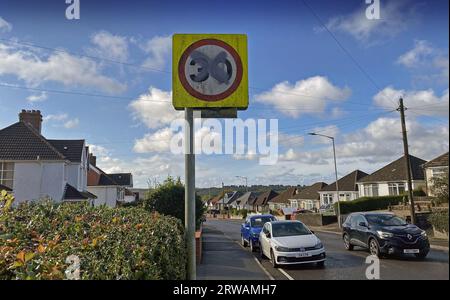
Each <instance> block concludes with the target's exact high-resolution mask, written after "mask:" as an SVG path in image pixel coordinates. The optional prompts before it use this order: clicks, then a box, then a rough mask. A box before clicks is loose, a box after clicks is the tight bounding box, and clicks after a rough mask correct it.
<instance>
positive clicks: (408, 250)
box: [403, 249, 420, 254]
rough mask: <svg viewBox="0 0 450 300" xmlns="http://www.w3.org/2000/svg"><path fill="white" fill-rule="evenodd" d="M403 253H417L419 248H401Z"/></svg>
mask: <svg viewBox="0 0 450 300" xmlns="http://www.w3.org/2000/svg"><path fill="white" fill-rule="evenodd" d="M403 253H405V254H417V253H420V250H419V249H405V250H403Z"/></svg>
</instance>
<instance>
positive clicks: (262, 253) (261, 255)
mask: <svg viewBox="0 0 450 300" xmlns="http://www.w3.org/2000/svg"><path fill="white" fill-rule="evenodd" d="M265 257H266V256H265V255H264V251H263V250H262V247H261V245H259V258H260V259H261V260H263V259H264V258H265Z"/></svg>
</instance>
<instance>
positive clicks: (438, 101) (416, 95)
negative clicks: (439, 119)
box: [374, 87, 449, 116]
mask: <svg viewBox="0 0 450 300" xmlns="http://www.w3.org/2000/svg"><path fill="white" fill-rule="evenodd" d="M400 97H403V99H404V103H405V106H406V107H407V108H409V109H411V110H412V111H414V113H415V114H420V115H424V116H448V115H449V91H448V89H447V90H446V91H445V92H444V93H443V95H442V96H440V97H439V96H437V95H436V94H435V93H434V91H433V90H431V89H429V90H421V91H406V90H396V89H394V88H393V87H387V88H385V89H383V90H382V91H380V92H379V93H378V94H376V95H375V96H374V102H375V104H376V105H378V106H380V107H385V108H388V107H392V101H394V102H398V100H399V99H400Z"/></svg>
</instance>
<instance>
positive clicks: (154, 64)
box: [141, 36, 172, 69]
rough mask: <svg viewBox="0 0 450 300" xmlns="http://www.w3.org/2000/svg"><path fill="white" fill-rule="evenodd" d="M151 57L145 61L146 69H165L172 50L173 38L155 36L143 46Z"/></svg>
mask: <svg viewBox="0 0 450 300" xmlns="http://www.w3.org/2000/svg"><path fill="white" fill-rule="evenodd" d="M141 48H142V50H144V51H145V52H146V53H147V54H148V55H149V57H148V58H147V59H146V60H145V61H144V63H143V66H144V67H146V68H153V69H162V68H164V66H165V64H166V62H167V60H168V58H169V54H170V52H171V49H172V38H171V37H170V36H155V37H153V38H152V39H150V40H149V41H147V42H146V43H144V44H143V45H141Z"/></svg>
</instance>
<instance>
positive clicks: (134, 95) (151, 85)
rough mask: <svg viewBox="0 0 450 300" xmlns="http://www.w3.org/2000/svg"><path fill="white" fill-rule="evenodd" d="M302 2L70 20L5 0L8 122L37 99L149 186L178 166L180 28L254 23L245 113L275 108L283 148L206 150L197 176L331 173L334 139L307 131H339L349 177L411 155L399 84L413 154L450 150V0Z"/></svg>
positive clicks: (116, 8) (155, 5)
mask: <svg viewBox="0 0 450 300" xmlns="http://www.w3.org/2000/svg"><path fill="white" fill-rule="evenodd" d="M242 2H245V3H242ZM305 2H306V4H307V5H305ZM305 2H303V1H196V2H195V3H194V4H193V3H190V2H187V1H169V0H168V1H164V2H160V1H127V2H126V4H125V2H123V1H106V0H104V1H86V0H81V1H80V3H81V18H80V20H67V19H66V18H65V9H66V6H67V5H66V4H65V1H64V0H53V1H50V0H48V1H43V0H40V1H31V0H23V1H17V0H15V1H12V0H2V1H1V2H0V83H1V84H2V85H0V128H3V127H5V126H7V125H9V124H11V123H13V122H16V120H17V113H18V112H19V111H20V110H21V109H40V110H41V111H42V112H43V114H44V117H45V120H46V121H45V125H44V132H43V133H44V135H45V136H46V137H49V138H85V139H86V140H87V141H88V143H89V144H90V145H92V149H93V150H94V151H95V152H96V153H95V154H97V155H98V156H99V164H100V167H102V168H104V169H105V170H106V171H126V172H128V171H132V172H133V173H134V174H135V181H136V185H138V186H142V187H145V186H146V185H147V180H148V179H152V180H153V179H156V180H159V181H161V180H163V178H164V177H166V176H167V175H169V174H170V175H173V176H181V177H182V175H183V173H184V172H183V158H182V157H181V156H177V155H173V154H171V153H170V152H169V151H168V148H167V142H165V141H166V140H167V139H168V138H170V137H171V133H170V132H169V130H168V129H167V128H168V126H169V125H170V121H171V120H173V119H174V118H176V117H177V113H176V112H175V111H173V109H172V108H171V105H170V103H168V101H170V100H171V96H170V91H171V74H170V71H171V63H172V62H171V38H170V37H171V35H172V34H174V33H245V34H247V36H248V44H249V49H248V51H249V82H250V90H249V92H250V106H249V109H248V110H247V111H245V112H241V113H240V117H241V118H243V119H247V118H277V119H279V128H280V149H279V152H280V159H279V162H278V163H277V164H276V165H274V166H261V165H259V163H258V159H257V158H255V156H254V155H247V156H241V157H239V156H233V155H214V156H207V155H201V156H199V157H198V158H197V185H198V186H212V185H214V186H218V185H220V184H221V182H222V181H224V182H225V183H226V184H242V180H239V179H238V178H235V175H242V176H248V177H249V184H269V183H274V184H309V183H313V182H315V181H327V182H329V181H331V180H332V174H333V168H332V164H331V162H332V161H331V149H330V145H329V143H328V142H327V141H324V140H322V139H318V138H314V137H308V136H307V135H306V134H307V133H308V132H309V131H321V132H322V133H324V134H332V135H335V136H336V141H337V144H338V159H339V171H340V172H339V173H340V174H341V175H345V174H346V173H348V172H351V171H353V170H355V169H361V170H363V171H365V172H371V171H374V170H375V169H377V168H378V167H380V166H382V165H383V164H385V163H387V162H389V161H391V160H393V159H396V158H398V157H400V156H401V155H402V152H401V149H402V148H401V135H400V127H399V126H400V124H399V121H398V119H399V118H398V113H396V112H389V111H391V110H393V109H394V108H395V102H396V101H397V100H398V97H399V96H400V95H403V96H404V98H405V103H406V105H407V106H408V107H410V110H409V111H408V114H407V118H408V129H409V134H410V146H411V152H412V154H414V155H416V156H419V157H421V158H424V159H431V158H433V157H434V156H437V155H439V154H442V153H443V152H445V151H448V148H449V145H448V135H449V134H448V102H449V98H448V49H449V40H448V36H449V32H448V1H446V0H442V1H441V0H429V1H412V0H409V1H407V0H397V1H393V0H390V1H388V0H384V1H383V0H381V19H380V20H368V19H367V18H365V9H366V4H365V1H363V0H351V1H350V0H349V1H345V2H344V1H325V0H321V1H311V0H306V1H305ZM324 25H325V26H326V28H328V30H329V31H330V32H331V34H330V33H329V32H328V31H327V30H325V29H324ZM30 44H32V45H34V47H31V46H30ZM111 60H113V61H120V62H126V64H124V63H113V62H111ZM12 85H17V86H19V87H21V88H12V87H11V86H12ZM22 87H26V88H27V89H22ZM33 89H34V90H33ZM55 90H56V91H66V92H69V93H73V92H76V93H81V94H100V95H105V96H108V97H93V96H87V95H81V94H76V95H75V94H62V93H55V92H52V91H55ZM45 91H46V92H45ZM148 100H150V101H148ZM165 101H167V102H165Z"/></svg>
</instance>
